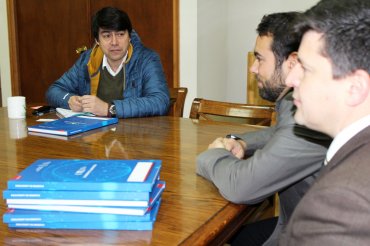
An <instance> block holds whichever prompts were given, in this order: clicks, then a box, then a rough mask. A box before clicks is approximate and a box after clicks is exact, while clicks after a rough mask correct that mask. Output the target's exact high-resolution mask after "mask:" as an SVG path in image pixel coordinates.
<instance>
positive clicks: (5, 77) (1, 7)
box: [0, 0, 11, 106]
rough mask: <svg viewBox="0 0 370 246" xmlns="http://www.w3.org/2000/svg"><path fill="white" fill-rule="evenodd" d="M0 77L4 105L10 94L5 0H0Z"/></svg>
mask: <svg viewBox="0 0 370 246" xmlns="http://www.w3.org/2000/svg"><path fill="white" fill-rule="evenodd" d="M0 78H1V93H2V97H1V98H2V105H3V106H6V105H7V103H6V100H7V98H8V97H9V96H11V84H10V58H9V41H8V19H7V13H6V0H0Z"/></svg>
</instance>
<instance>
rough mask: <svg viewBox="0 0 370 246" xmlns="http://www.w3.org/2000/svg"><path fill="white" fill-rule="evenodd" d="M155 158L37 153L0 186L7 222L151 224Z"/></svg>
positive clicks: (158, 189) (155, 204) (159, 188)
mask: <svg viewBox="0 0 370 246" xmlns="http://www.w3.org/2000/svg"><path fill="white" fill-rule="evenodd" d="M160 169H161V161H160V160H71V159H63V160H62V159H41V160H37V161H36V162H34V163H32V164H31V165H30V166H29V167H27V168H26V169H25V170H23V171H22V172H21V173H19V175H17V177H15V178H14V179H12V180H9V181H8V189H7V190H5V191H3V197H4V199H6V203H7V206H8V211H7V212H6V213H5V214H4V216H3V221H4V223H7V224H8V226H9V227H10V228H43V229H107V230H152V229H153V225H154V222H155V220H156V216H157V213H158V209H159V206H160V203H161V195H162V192H163V190H164V189H165V182H164V181H161V180H159V173H160Z"/></svg>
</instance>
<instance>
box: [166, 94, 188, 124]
mask: <svg viewBox="0 0 370 246" xmlns="http://www.w3.org/2000/svg"><path fill="white" fill-rule="evenodd" d="M169 91H170V109H169V111H168V115H170V116H176V117H182V116H183V112H184V105H185V99H186V95H187V94H188V88H185V87H178V88H169Z"/></svg>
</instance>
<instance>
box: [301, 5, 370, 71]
mask: <svg viewBox="0 0 370 246" xmlns="http://www.w3.org/2000/svg"><path fill="white" fill-rule="evenodd" d="M296 29H297V30H298V31H300V32H302V33H304V32H307V31H309V30H313V31H316V32H318V33H322V34H323V40H324V46H323V47H322V55H324V56H325V57H327V58H328V59H329V60H330V61H331V63H332V66H333V78H341V77H345V76H346V75H348V74H351V73H352V72H354V71H356V70H357V69H363V70H365V71H367V72H368V73H370V56H369V55H370V0H321V1H320V2H319V3H318V4H317V5H315V6H314V7H312V8H311V9H309V10H307V11H306V12H305V13H304V14H303V19H302V20H301V21H300V22H298V23H297V24H296Z"/></svg>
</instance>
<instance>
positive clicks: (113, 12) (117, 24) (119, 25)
mask: <svg viewBox="0 0 370 246" xmlns="http://www.w3.org/2000/svg"><path fill="white" fill-rule="evenodd" d="M99 28H103V29H107V30H112V31H126V30H127V31H128V32H129V34H130V36H131V32H132V25H131V21H130V18H129V17H128V15H127V13H126V12H124V11H122V10H119V9H117V8H113V7H105V8H102V9H101V10H99V11H98V12H96V14H95V15H94V16H93V18H92V25H91V29H92V33H93V36H94V38H95V39H96V40H99Z"/></svg>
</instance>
